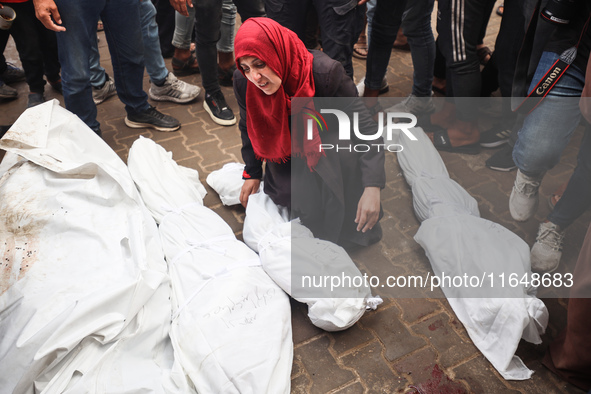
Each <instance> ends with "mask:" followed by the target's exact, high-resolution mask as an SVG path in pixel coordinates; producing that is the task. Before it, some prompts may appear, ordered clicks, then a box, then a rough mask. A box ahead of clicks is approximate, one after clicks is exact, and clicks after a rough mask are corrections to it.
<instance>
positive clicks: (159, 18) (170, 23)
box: [143, 0, 176, 58]
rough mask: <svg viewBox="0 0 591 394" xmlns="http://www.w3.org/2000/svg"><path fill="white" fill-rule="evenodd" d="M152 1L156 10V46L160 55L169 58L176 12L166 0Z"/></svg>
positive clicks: (172, 49)
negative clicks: (160, 51)
mask: <svg viewBox="0 0 591 394" xmlns="http://www.w3.org/2000/svg"><path fill="white" fill-rule="evenodd" d="M143 1H149V0H143ZM152 3H153V4H154V7H155V8H156V11H157V12H156V25H157V26H158V47H159V48H160V49H161V50H162V57H165V58H169V57H171V56H172V55H173V53H174V47H173V46H172V38H173V35H174V30H175V26H176V21H175V19H176V18H175V14H176V12H175V10H174V8H172V6H171V5H170V2H169V1H168V0H152Z"/></svg>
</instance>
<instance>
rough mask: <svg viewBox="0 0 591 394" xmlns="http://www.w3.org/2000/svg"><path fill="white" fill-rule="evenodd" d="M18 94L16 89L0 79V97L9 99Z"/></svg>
mask: <svg viewBox="0 0 591 394" xmlns="http://www.w3.org/2000/svg"><path fill="white" fill-rule="evenodd" d="M16 96H18V91H17V90H16V89H15V88H11V87H10V86H8V85H7V84H5V83H4V82H3V81H1V80H0V98H3V99H11V98H15V97H16Z"/></svg>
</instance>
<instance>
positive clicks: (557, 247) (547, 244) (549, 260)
mask: <svg viewBox="0 0 591 394" xmlns="http://www.w3.org/2000/svg"><path fill="white" fill-rule="evenodd" d="M565 232H566V231H565V230H561V229H560V227H559V226H557V225H556V224H554V223H552V222H547V223H540V228H539V229H538V236H537V237H536V243H535V244H534V246H533V247H532V248H531V255H530V257H531V269H532V270H533V271H538V272H552V271H554V270H555V269H556V268H557V267H558V263H560V258H561V257H562V245H563V240H564V233H565Z"/></svg>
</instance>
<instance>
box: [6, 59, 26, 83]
mask: <svg viewBox="0 0 591 394" xmlns="http://www.w3.org/2000/svg"><path fill="white" fill-rule="evenodd" d="M0 79H2V80H3V81H4V83H6V84H10V83H15V82H19V81H24V80H25V71H24V70H23V69H22V68H18V67H17V66H15V65H14V64H12V63H9V62H6V70H5V71H4V72H3V73H2V74H0Z"/></svg>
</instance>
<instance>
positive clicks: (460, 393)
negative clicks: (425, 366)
mask: <svg viewBox="0 0 591 394" xmlns="http://www.w3.org/2000/svg"><path fill="white" fill-rule="evenodd" d="M411 387H412V388H414V389H415V390H416V391H417V392H418V393H420V394H435V393H437V394H464V393H467V391H466V389H465V388H464V386H463V385H462V384H461V383H458V382H454V381H453V380H451V379H450V378H449V377H448V376H447V375H446V374H445V373H444V372H443V371H442V370H441V368H439V365H437V364H435V366H434V367H433V370H432V371H431V378H430V379H429V380H427V381H425V382H421V383H418V384H416V385H414V386H411Z"/></svg>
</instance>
